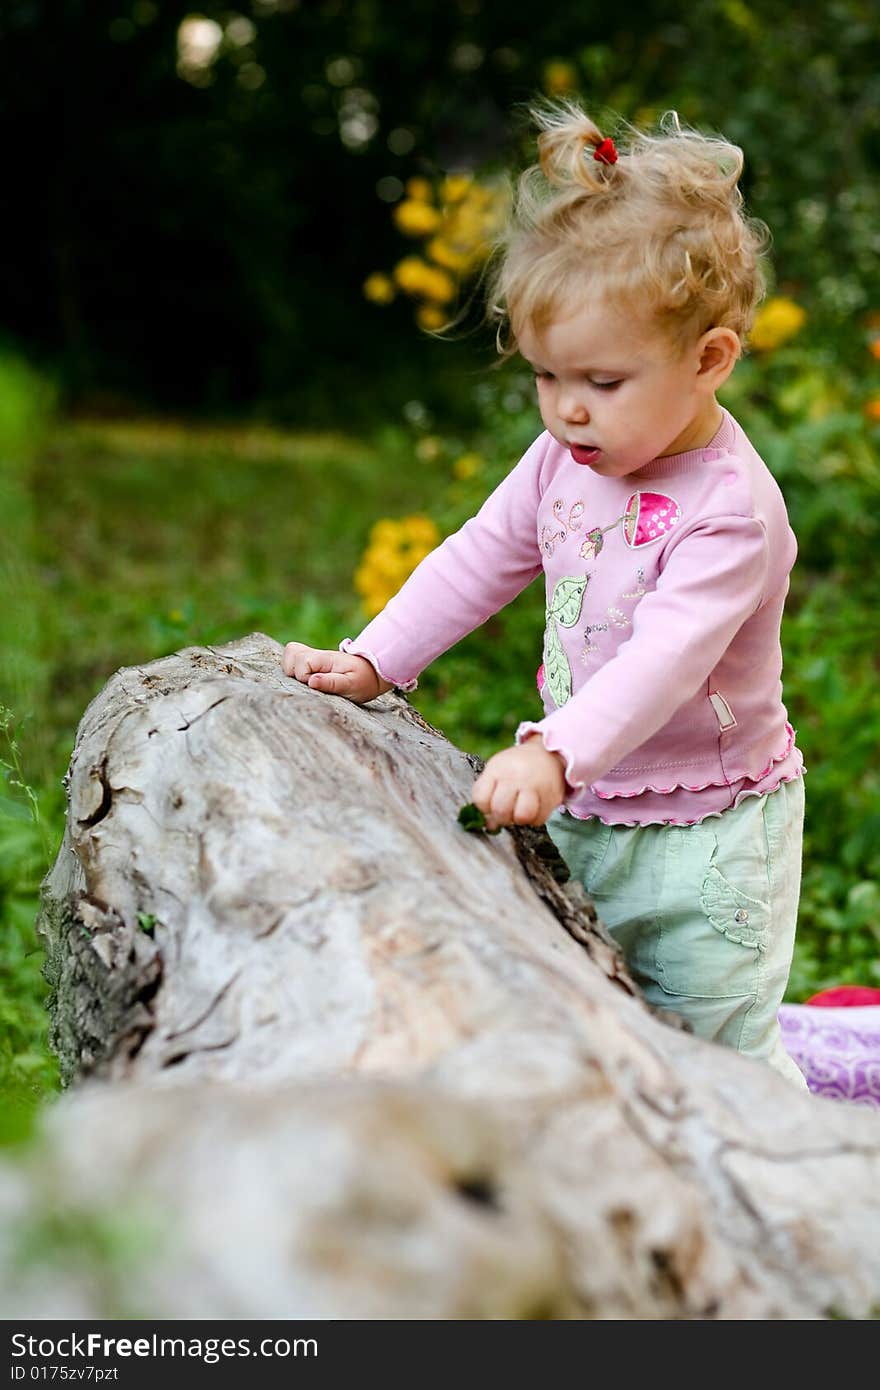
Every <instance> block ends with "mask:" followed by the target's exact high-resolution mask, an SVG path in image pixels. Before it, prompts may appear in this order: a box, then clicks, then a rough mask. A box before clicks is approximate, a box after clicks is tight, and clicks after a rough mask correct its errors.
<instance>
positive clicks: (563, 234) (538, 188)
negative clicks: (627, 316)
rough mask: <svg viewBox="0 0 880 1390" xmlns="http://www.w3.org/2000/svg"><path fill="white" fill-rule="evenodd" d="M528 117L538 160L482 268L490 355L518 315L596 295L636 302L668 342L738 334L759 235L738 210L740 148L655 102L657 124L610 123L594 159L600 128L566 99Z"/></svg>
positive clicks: (510, 334) (756, 283) (745, 316)
mask: <svg viewBox="0 0 880 1390" xmlns="http://www.w3.org/2000/svg"><path fill="white" fill-rule="evenodd" d="M532 115H533V118H534V120H535V123H536V124H537V126H538V130H539V135H538V163H537V164H534V165H532V166H531V167H530V168H528V169H526V170H525V172H524V173H523V174H522V175H521V177H520V179H519V182H518V184H517V189H516V196H515V198H514V203H513V210H512V214H511V218H510V221H509V223H508V226H507V228H506V230H505V231H504V233H503V234H502V236H501V238H500V240H499V244H498V246H497V247H496V255H495V258H494V260H493V263H492V266H491V268H490V271H489V274H488V289H489V297H488V303H489V306H490V307H489V317H490V319H491V320H492V321H493V323H495V324H496V325H497V326H498V343H499V350H500V351H501V352H502V354H503V355H509V354H511V353H513V352H514V351H515V350H516V339H517V335H518V333H519V331H520V330H521V328H522V327H523V326H524V325H525V324H532V325H534V327H535V328H536V329H537V330H538V331H540V330H541V329H542V328H544V327H546V325H547V323H548V322H550V321H551V320H552V319H553V318H554V317H558V316H559V315H560V314H565V313H573V312H575V311H576V310H577V309H578V308H579V307H581V306H582V305H583V304H584V303H585V302H587V301H588V300H592V299H594V298H595V297H597V296H601V297H603V298H604V299H606V300H611V302H614V303H619V304H620V306H621V308H622V309H624V310H632V309H633V308H638V309H641V310H642V311H644V309H645V308H646V307H647V308H649V309H650V310H652V311H653V313H654V314H655V316H656V318H657V321H658V325H659V326H661V327H663V328H664V329H666V330H667V331H668V332H669V333H670V335H671V336H673V337H674V338H676V339H677V340H678V341H679V342H684V341H687V340H688V338H689V337H690V336H691V335H693V334H694V333H701V332H705V331H706V329H708V328H710V327H713V326H723V327H728V328H731V329H733V331H734V332H735V333H737V335H738V336H739V337H740V340H741V341H742V339H743V338H744V337H745V334H746V333H747V331H748V328H749V326H750V324H751V320H752V316H753V314H754V310H755V306H756V304H757V302H758V300H759V299H760V297H761V295H762V293H763V289H764V277H763V273H762V266H761V256H762V253H763V252H764V250H765V248H766V245H767V242H768V233H767V229H766V227H765V226H764V225H763V223H761V222H757V221H755V220H754V219H752V218H750V217H747V216H746V215H745V213H744V210H743V198H742V194H741V192H740V189H739V179H740V175H741V173H742V168H743V154H742V150H740V149H739V148H738V146H736V145H733V144H731V143H730V142H729V141H728V140H725V139H724V138H723V137H722V136H716V135H704V134H702V133H700V132H699V131H695V130H690V129H687V128H684V127H683V126H682V124H681V122H680V121H679V119H678V116H677V115H676V113H675V112H667V113H666V114H665V115H664V116H663V117H662V118H661V120H660V121H659V122H658V127H657V133H656V134H650V133H648V132H646V131H643V130H639V129H637V128H636V127H634V126H631V125H626V124H625V123H622V122H621V123H618V124H619V127H620V128H619V130H615V132H614V140H615V144H616V147H617V150H616V152H617V156H618V157H617V159H616V162H614V163H613V164H607V163H605V162H602V161H600V160H599V159H596V158H594V155H595V152H596V150H597V149H598V148H599V147H600V146H601V145H602V142H603V140H604V139H605V138H606V136H605V133H604V132H603V131H602V130H601V129H600V128H599V126H598V125H597V124H596V122H595V121H593V120H592V118H591V117H590V116H588V115H587V113H586V112H585V111H583V110H582V108H581V107H580V106H578V105H577V103H576V102H574V101H572V100H565V101H560V102H555V103H551V104H547V105H544V106H541V107H538V108H536V109H535V110H534V111H533V113H532ZM499 320H500V322H499Z"/></svg>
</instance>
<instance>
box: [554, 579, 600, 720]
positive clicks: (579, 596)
mask: <svg viewBox="0 0 880 1390" xmlns="http://www.w3.org/2000/svg"><path fill="white" fill-rule="evenodd" d="M589 582H590V576H589V575H588V574H576V575H569V576H567V577H566V578H564V579H559V580H557V582H556V585H555V587H554V589H553V597H552V598H551V600H550V606H549V608H548V609H547V626H546V628H545V630H544V663H543V676H544V680H545V682H546V684H547V688H548V690H549V691H550V694H551V696H552V697H553V703H554V704H555V705H556V707H557V708H560V707H561V706H562V705H564V704H565V702H566V700H568V699H569V698H570V696H571V667H570V666H569V664H568V657H567V656H566V655H565V648H564V647H563V645H562V638H561V637H560V635H559V628H560V627H574V625H575V623H576V622H577V620H578V618H579V617H580V613H581V607H582V606H583V601H584V594H585V592H586V588H587V585H588V584H589Z"/></svg>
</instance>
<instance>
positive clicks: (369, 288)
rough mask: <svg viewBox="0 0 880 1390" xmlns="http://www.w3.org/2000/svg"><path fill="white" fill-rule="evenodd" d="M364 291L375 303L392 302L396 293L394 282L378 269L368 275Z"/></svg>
mask: <svg viewBox="0 0 880 1390" xmlns="http://www.w3.org/2000/svg"><path fill="white" fill-rule="evenodd" d="M363 291H364V294H365V295H366V297H367V299H369V300H370V301H371V302H372V303H373V304H390V303H391V301H392V299H393V298H394V295H395V289H394V284H393V282H392V281H391V280H390V279H389V277H388V276H387V275H383V274H382V273H381V272H380V271H378V270H376V271H374V272H373V274H372V275H368V276H367V278H366V280H365V281H364V284H363Z"/></svg>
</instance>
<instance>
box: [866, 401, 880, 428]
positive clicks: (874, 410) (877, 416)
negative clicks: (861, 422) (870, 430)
mask: <svg viewBox="0 0 880 1390" xmlns="http://www.w3.org/2000/svg"><path fill="white" fill-rule="evenodd" d="M865 419H866V420H870V421H871V424H872V425H880V396H874V397H872V399H871V400H869V401H866V402H865Z"/></svg>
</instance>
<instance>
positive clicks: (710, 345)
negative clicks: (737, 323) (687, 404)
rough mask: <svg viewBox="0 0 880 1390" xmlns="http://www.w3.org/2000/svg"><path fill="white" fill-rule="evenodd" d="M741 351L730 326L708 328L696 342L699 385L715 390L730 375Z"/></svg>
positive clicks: (708, 389) (707, 389)
mask: <svg viewBox="0 0 880 1390" xmlns="http://www.w3.org/2000/svg"><path fill="white" fill-rule="evenodd" d="M741 352H742V347H741V345H740V341H739V338H738V337H737V335H736V334H735V333H734V331H733V329H732V328H710V329H709V330H708V332H706V333H704V334H703V336H702V338H701V339H700V341H699V342H698V343H697V354H698V358H699V366H698V368H697V375H698V379H699V384H700V386H701V387H702V388H703V389H704V390H706V391H717V390H718V389H719V387H721V386H723V385H724V383H725V381H726V380H727V378H728V377H729V376H730V373H731V372H732V371H733V369H734V367H735V366H736V364H737V361H738V360H739V356H740V353H741Z"/></svg>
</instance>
